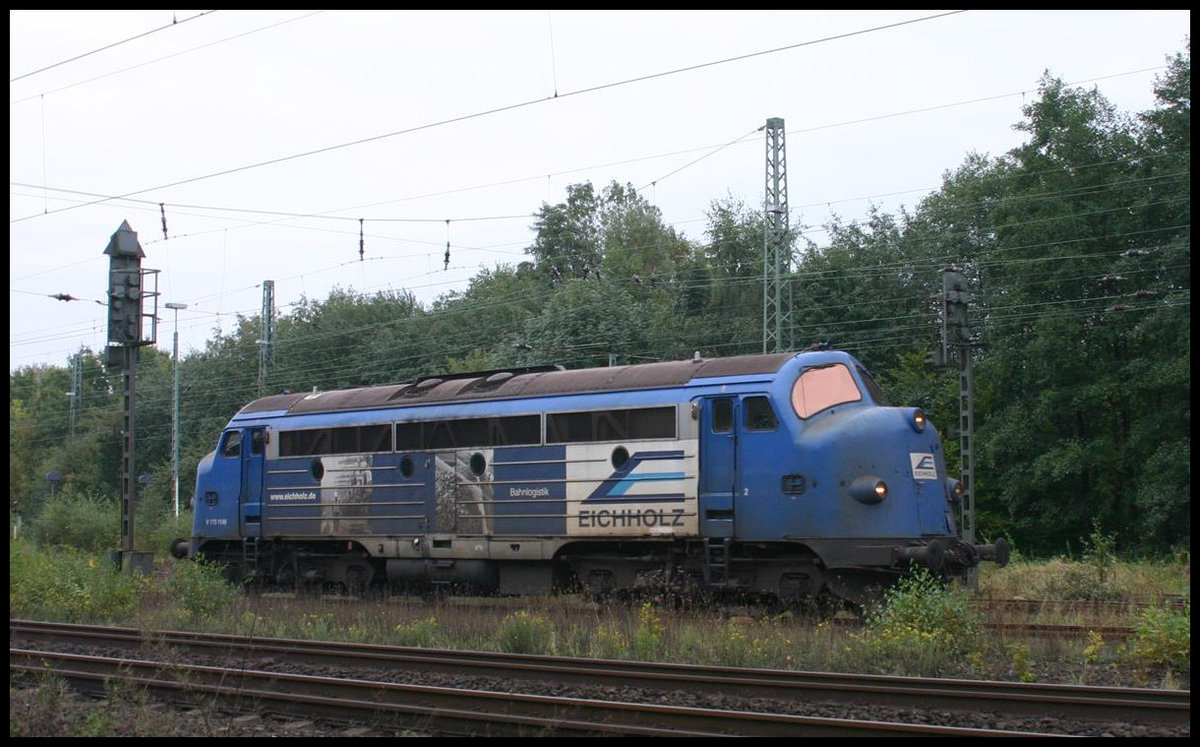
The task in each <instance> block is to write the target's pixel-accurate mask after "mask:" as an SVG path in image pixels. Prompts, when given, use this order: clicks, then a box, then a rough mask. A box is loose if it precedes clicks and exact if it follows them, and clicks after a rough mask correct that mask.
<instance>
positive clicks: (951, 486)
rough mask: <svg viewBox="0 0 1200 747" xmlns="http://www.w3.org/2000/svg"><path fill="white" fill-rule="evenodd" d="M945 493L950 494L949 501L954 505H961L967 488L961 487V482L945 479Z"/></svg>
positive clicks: (949, 478)
mask: <svg viewBox="0 0 1200 747" xmlns="http://www.w3.org/2000/svg"><path fill="white" fill-rule="evenodd" d="M946 492H947V493H949V494H950V500H951V501H953V502H954V503H962V499H963V496H964V495H966V494H967V486H965V485H963V484H962V481H961V480H955V479H954V478H953V477H947V478H946Z"/></svg>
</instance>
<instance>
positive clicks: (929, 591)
mask: <svg viewBox="0 0 1200 747" xmlns="http://www.w3.org/2000/svg"><path fill="white" fill-rule="evenodd" d="M982 631H983V621H982V619H981V617H980V614H979V613H978V612H976V611H975V610H973V609H972V607H971V602H970V599H969V598H968V597H967V595H966V594H965V593H964V592H963V591H962V590H960V589H958V588H951V587H947V586H946V585H945V584H943V583H942V581H941V579H939V578H937V577H936V576H934V575H933V574H932V573H930V572H929V571H928V570H926V569H924V568H920V569H918V570H916V571H915V572H914V573H913V574H912V575H910V576H908V577H906V578H903V579H901V580H900V581H899V582H898V583H897V584H895V585H894V586H892V587H891V588H890V589H888V590H887V592H886V593H885V594H884V599H883V602H882V604H881V606H880V607H879V608H878V609H876V610H875V611H874V612H872V613H871V614H870V615H868V617H867V624H866V630H865V632H863V633H861V634H855V635H851V636H850V640H851V641H852V642H854V643H856V644H857V645H858V646H859V647H860V653H861V654H863V655H864V656H865V657H866V659H867V661H868V662H874V663H875V665H876V666H878V667H882V668H890V669H897V670H899V671H907V672H916V673H926V674H927V673H930V672H936V671H941V670H945V669H947V668H953V667H954V666H955V665H956V664H957V663H958V661H960V660H961V658H962V657H964V656H967V655H969V654H971V653H972V652H974V651H976V650H977V649H978V648H979V647H980V645H981V643H982Z"/></svg>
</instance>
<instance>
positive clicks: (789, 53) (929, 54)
mask: <svg viewBox="0 0 1200 747" xmlns="http://www.w3.org/2000/svg"><path fill="white" fill-rule="evenodd" d="M1190 19H1191V16H1190V12H1188V11H1157V10H1146V11H1062V12H1057V11H1055V12H1050V11H966V12H959V11H901V10H896V11H877V10H872V11H842V12H831V11H675V12H648V11H607V12H600V11H544V10H542V11H492V12H487V11H454V12H451V11H428V12H417V11H379V12H363V11H315V12H314V11H230V10H221V11H203V10H198V11H183V10H181V11H169V10H166V11H152V10H151V11H53V10H47V11H9V23H10V26H9V33H10V39H9V53H10V54H9V80H10V83H9V126H10V133H9V158H10V163H9V195H10V196H9V246H10V249H9V251H10V258H9V310H10V312H11V319H10V322H9V356H10V361H9V365H10V371H11V370H13V369H15V368H18V367H22V366H28V365H33V364H51V365H59V366H65V365H67V363H68V359H69V357H70V356H71V355H72V354H73V353H75V352H76V351H78V350H79V349H80V347H81V346H88V347H90V348H91V349H92V350H93V351H100V350H101V349H103V347H104V346H105V345H106V340H107V318H106V313H105V308H104V307H103V306H101V305H100V303H103V302H106V292H107V277H108V257H107V256H105V255H104V254H103V252H104V249H105V248H106V246H107V245H108V242H109V238H110V237H111V236H112V234H113V233H114V232H115V231H116V230H117V228H118V227H119V226H120V225H121V222H122V221H128V222H129V224H130V226H131V227H132V228H133V229H134V231H136V232H137V234H138V239H139V241H140V243H141V246H142V249H143V250H144V251H145V254H146V256H145V259H144V260H143V262H142V266H143V267H144V268H152V269H157V270H159V271H160V272H159V274H158V276H157V277H158V290H159V292H160V294H161V295H160V296H159V299H158V300H159V302H160V309H159V317H160V319H161V320H162V324H161V325H160V327H159V334H158V347H159V348H160V349H162V350H165V351H168V352H169V351H170V349H171V335H172V332H173V331H174V329H175V312H172V311H168V310H167V309H165V308H162V304H165V303H166V302H173V303H185V304H187V305H188V308H187V310H185V311H180V312H178V321H179V333H180V340H181V343H180V352H181V355H182V356H186V355H187V354H188V353H190V352H191V351H194V350H202V349H203V348H204V346H205V342H206V341H207V340H209V339H210V338H211V337H212V336H213V334H214V332H215V331H217V330H221V331H223V332H229V331H231V330H233V329H234V327H235V324H236V317H237V315H238V314H242V315H256V314H258V313H259V312H260V310H261V307H262V289H261V284H262V281H263V280H273V281H274V283H275V299H276V307H277V309H278V312H279V313H280V314H281V315H286V314H288V313H290V312H291V310H292V309H293V308H294V304H295V303H296V302H297V301H298V300H299V299H300V298H301V297H302V296H306V297H308V298H310V299H322V298H324V297H325V296H326V295H327V294H328V292H329V290H330V289H331V288H333V287H341V288H343V289H353V290H355V291H360V292H368V293H374V292H376V291H381V290H388V289H392V290H410V291H412V292H413V293H414V294H416V296H417V297H418V298H419V299H420V300H421V301H423V302H425V303H426V304H428V302H430V301H432V300H433V299H434V298H436V297H437V296H439V295H441V294H443V293H447V292H450V291H453V290H461V289H463V288H465V287H466V285H467V281H468V280H469V279H470V278H471V277H472V276H473V275H475V274H476V273H478V272H479V270H480V269H482V268H491V267H494V266H496V265H498V264H513V263H516V262H519V261H521V259H522V258H523V257H524V256H525V255H524V252H523V250H524V248H525V247H526V246H528V245H529V244H530V243H531V241H532V238H533V233H532V231H531V226H532V224H533V217H532V216H533V214H534V213H535V212H536V211H538V210H539V209H540V208H541V207H542V206H543V205H544V204H557V203H559V202H561V201H562V200H563V199H564V198H565V195H566V188H567V186H568V185H571V184H578V183H584V182H591V183H592V184H593V185H595V186H596V188H597V190H599V189H602V188H603V187H604V186H606V185H608V184H609V183H610V182H612V181H614V180H615V181H617V182H619V183H621V184H631V185H633V187H634V188H636V189H638V190H639V192H640V193H641V194H642V195H644V196H645V197H646V199H648V200H649V201H650V202H651V203H653V204H654V205H656V206H657V207H659V208H660V209H661V211H662V216H663V220H664V221H665V222H666V223H667V224H669V225H671V226H673V227H674V228H675V229H676V230H677V231H679V232H680V233H682V234H683V235H685V236H687V237H688V238H690V239H693V240H697V241H699V240H703V239H704V230H705V226H706V218H705V216H706V213H707V211H708V210H709V209H710V207H711V205H712V203H713V202H714V201H718V200H725V199H727V198H730V197H732V198H734V199H737V200H741V201H742V202H744V203H745V204H746V205H747V206H748V207H751V208H754V209H758V207H759V206H761V203H762V200H763V193H764V184H765V173H766V171H765V164H766V156H765V153H766V146H765V139H764V134H763V133H761V132H758V130H759V128H760V127H762V126H763V125H764V124H765V122H766V120H767V119H768V118H772V117H779V118H782V119H783V120H784V124H785V128H786V137H785V144H786V159H787V188H788V204H789V208H790V212H791V223H792V225H793V226H795V225H802V226H805V227H807V228H808V235H809V236H810V237H811V238H812V239H813V240H814V241H816V242H817V244H818V245H820V244H822V243H823V242H824V234H823V233H822V232H821V231H820V228H821V226H822V225H823V224H825V222H826V221H827V220H828V219H829V217H830V216H831V215H832V214H837V215H838V216H840V217H841V218H842V219H843V220H846V221H850V220H854V219H858V218H861V217H862V216H863V215H865V214H866V212H867V211H868V210H869V208H870V207H871V206H872V205H876V206H879V207H880V208H881V209H883V210H885V211H888V212H893V211H895V210H897V209H898V208H899V207H900V206H901V205H903V206H906V207H908V208H912V207H914V206H915V205H916V203H917V202H918V201H919V200H920V199H921V198H922V197H923V196H925V195H927V194H928V193H930V192H932V191H935V190H936V189H938V187H939V186H940V183H941V178H942V175H943V174H944V173H945V172H947V171H948V170H952V169H954V168H955V167H957V166H958V165H960V164H961V163H962V161H963V159H964V158H965V157H966V156H967V155H968V154H969V153H971V152H975V153H980V154H986V155H990V156H998V155H1000V154H1003V153H1004V152H1005V151H1007V150H1009V149H1010V148H1013V147H1015V146H1017V145H1018V144H1019V143H1020V142H1021V133H1018V132H1016V131H1014V130H1013V125H1014V124H1015V123H1017V122H1018V121H1020V119H1021V116H1022V115H1021V106H1022V104H1024V103H1028V102H1029V101H1031V100H1032V99H1033V98H1034V97H1035V96H1036V90H1037V85H1038V81H1039V79H1040V78H1041V76H1042V74H1043V73H1044V72H1047V71H1048V72H1049V73H1050V74H1052V75H1053V76H1055V77H1057V78H1059V79H1061V80H1063V81H1065V82H1066V83H1068V84H1077V85H1082V86H1087V87H1089V88H1090V87H1097V88H1099V90H1100V92H1101V93H1102V94H1103V95H1104V96H1105V97H1106V98H1107V99H1108V100H1109V101H1110V102H1112V103H1113V104H1114V105H1115V106H1116V107H1117V108H1118V109H1119V110H1121V111H1125V112H1131V113H1136V112H1140V111H1144V110H1146V109H1149V108H1150V107H1152V106H1153V104H1154V99H1153V81H1154V78H1155V77H1156V76H1160V75H1162V74H1163V72H1164V69H1165V64H1166V59H1167V58H1168V57H1169V56H1170V55H1173V54H1175V53H1177V52H1180V51H1182V50H1183V49H1184V45H1185V39H1186V37H1187V34H1188V33H1189V29H1190ZM164 214H165V222H166V236H165V237H164V229H163V223H164ZM360 220H361V231H362V242H363V253H362V258H361V260H360V253H359V249H360ZM447 221H449V222H447ZM447 242H449V244H450V263H449V268H448V269H446V268H445V264H444V255H445V252H446V244H447ZM58 294H66V295H69V296H71V297H73V298H75V299H78V300H73V301H61V300H56V299H55V298H54V296H55V295H58Z"/></svg>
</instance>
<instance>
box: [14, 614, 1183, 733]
mask: <svg viewBox="0 0 1200 747" xmlns="http://www.w3.org/2000/svg"><path fill="white" fill-rule="evenodd" d="M9 639H10V671H11V666H12V657H14V656H17V657H18V658H19V659H20V662H19V663H20V666H22V667H29V666H33V665H32V664H31V663H30V662H32V661H35V660H36V659H37V653H40V652H37V653H20V654H14V653H13V652H14V646H16V645H18V644H20V647H19V648H18V649H16V650H18V651H21V652H29V651H33V649H32V648H27V647H29V646H32V645H34V644H38V643H40V644H46V645H52V646H62V645H65V644H71V645H77V646H86V647H88V648H89V650H105V651H108V650H111V649H116V650H118V651H119V652H121V654H122V656H125V655H131V654H133V653H135V652H138V653H139V655H140V656H144V655H145V654H144V653H140V652H146V651H152V652H153V651H166V650H170V651H173V652H174V653H173V654H172V658H173V659H174V660H176V661H179V660H186V661H188V662H193V661H196V660H199V659H203V660H204V661H205V663H206V665H207V666H210V667H213V668H215V669H217V670H219V671H220V672H222V673H224V674H225V675H226V676H229V675H231V674H232V673H236V672H240V671H243V670H244V671H257V670H261V669H265V668H267V667H268V666H272V667H274V665H276V664H278V663H279V662H287V663H297V662H304V663H306V664H311V665H317V666H321V667H335V668H337V669H338V670H339V672H343V671H344V672H347V673H349V675H350V676H352V677H359V676H367V675H366V674H363V673H371V672H391V673H399V672H403V673H405V674H416V673H425V674H430V673H433V674H447V673H449V674H453V675H456V676H462V677H476V678H491V679H493V680H495V681H503V682H510V683H511V682H522V683H533V682H540V683H547V682H552V683H557V684H561V685H564V686H582V685H587V686H604V685H606V686H611V687H622V688H628V687H635V688H646V689H652V690H656V691H663V692H673V693H678V692H685V693H695V694H706V695H727V694H729V693H736V694H738V695H740V696H744V697H747V698H764V699H771V700H773V701H776V702H779V703H792V704H798V703H829V704H837V705H870V706H890V707H894V708H897V709H928V708H931V707H935V708H937V709H939V710H947V711H959V712H976V713H978V712H995V713H1001V714H1006V715H1009V716H1021V717H1031V718H1033V717H1055V718H1070V719H1079V720H1083V721H1095V722H1105V721H1113V720H1118V719H1120V720H1124V721H1129V722H1137V723H1145V724H1167V725H1176V726H1178V725H1188V724H1190V719H1191V715H1190V714H1191V693H1190V691H1166V690H1154V689H1141V688H1113V687H1089V686H1078V685H1053V684H1044V683H1033V684H1029V683H1013V682H994V681H980V680H962V679H929V678H912V677H888V676H879V675H855V674H839V673H820V672H816V673H814V672H792V671H785V670H764V669H741V668H733V667H707V666H695V665H680V664H665V663H644V662H629V661H611V660H594V659H582V660H581V659H570V658H562V657H547V656H523V655H517V654H503V653H482V652H470V651H449V650H433V649H421V648H404V647H394V646H382V645H372V644H358V643H337V642H321V641H305V640H292V639H254V638H244V637H240V636H231V635H219V634H202V633H192V632H184V631H140V630H138V629H134V628H109V627H99V626H89V625H71V624H64V623H42V622H31V621H25V620H10V621H9ZM127 660H128V661H134V660H133V659H127ZM148 666H149V665H147V667H148ZM144 668H145V667H144ZM202 674H203V672H197V673H196V674H195V675H194V676H195V677H196V680H197V681H200V680H202V679H203V677H201V675H202ZM276 674H277V676H278V673H276ZM147 676H148V675H147ZM263 676H266V677H268V679H269V675H263ZM397 686H399V685H397ZM256 687H257V686H256ZM560 708H568V705H567V704H560ZM570 708H575V706H570ZM610 715H611V714H610ZM673 728H682V729H688V728H691V727H685V726H677V727H673ZM763 728H767V727H763ZM789 728H800V725H799V724H798V723H797V724H793V725H792V727H789ZM813 728H815V726H814V727H813ZM824 728H832V727H828V726H826V727H824ZM847 728H849V727H847ZM789 733H796V732H789ZM806 733H809V732H806ZM825 733H829V732H825Z"/></svg>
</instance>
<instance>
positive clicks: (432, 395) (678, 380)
mask: <svg viewBox="0 0 1200 747" xmlns="http://www.w3.org/2000/svg"><path fill="white" fill-rule="evenodd" d="M795 355H796V354H795V353H768V354H762V355H738V356H732V357H729V358H698V359H692V360H686V361H667V362H663V363H640V364H635V365H629V366H610V367H607V368H580V369H575V370H570V371H567V370H554V369H550V370H547V369H514V370H512V371H488V372H483V373H473V374H453V375H445V376H426V377H423V378H420V379H417V380H416V381H414V382H410V383H407V384H387V385H382V386H371V387H360V388H357V389H338V390H335V391H329V392H315V393H304V392H301V393H296V394H276V395H272V396H269V397H263V398H261V399H257V400H255V401H253V402H251V403H250V404H248V405H246V406H245V407H243V408H242V410H241V413H242V414H247V413H253V412H266V411H280V410H284V411H286V412H287V413H288V414H290V415H299V414H305V413H315V412H332V411H337V410H364V409H371V408H377V407H406V406H416V405H423V404H428V403H431V402H440V403H446V402H469V401H475V400H485V399H510V398H514V397H535V396H545V395H554V394H574V393H584V392H602V391H614V390H630V389H655V388H660V387H671V386H682V385H684V384H686V383H688V382H689V381H692V380H693V379H703V378H715V377H719V376H741V375H747V374H751V375H752V374H770V373H775V372H776V371H778V370H779V369H780V368H781V367H782V366H783V364H784V363H785V362H787V361H788V360H790V359H791V358H793V357H795Z"/></svg>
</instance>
